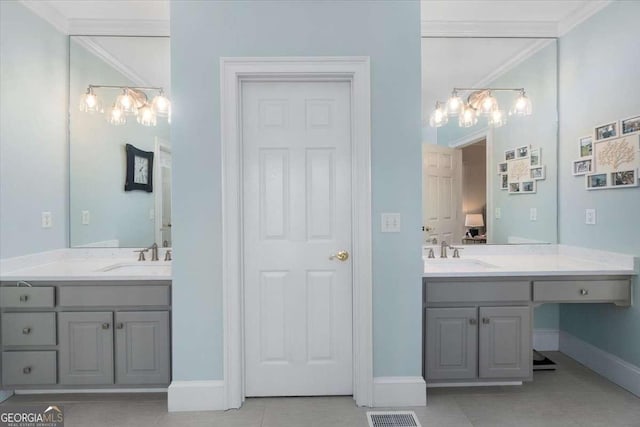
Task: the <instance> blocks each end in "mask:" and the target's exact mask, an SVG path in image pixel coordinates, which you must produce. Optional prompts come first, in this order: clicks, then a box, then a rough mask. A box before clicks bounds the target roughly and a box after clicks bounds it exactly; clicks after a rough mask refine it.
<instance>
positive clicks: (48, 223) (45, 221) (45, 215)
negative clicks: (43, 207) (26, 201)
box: [42, 211, 53, 228]
mask: <svg viewBox="0 0 640 427" xmlns="http://www.w3.org/2000/svg"><path fill="white" fill-rule="evenodd" d="M51 227H53V218H52V216H51V212H48V211H47V212H42V228H51Z"/></svg>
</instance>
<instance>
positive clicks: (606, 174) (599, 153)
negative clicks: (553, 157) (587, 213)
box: [571, 115, 640, 190]
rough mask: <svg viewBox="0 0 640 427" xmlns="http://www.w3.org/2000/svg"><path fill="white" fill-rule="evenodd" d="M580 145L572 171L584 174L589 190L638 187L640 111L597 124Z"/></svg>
mask: <svg viewBox="0 0 640 427" xmlns="http://www.w3.org/2000/svg"><path fill="white" fill-rule="evenodd" d="M578 145H579V155H580V156H579V158H578V159H577V160H574V161H573V162H572V165H571V172H572V174H573V175H574V176H584V177H585V187H586V189H587V190H604V189H612V188H628V187H638V185H639V183H640V178H639V177H638V170H639V168H640V115H637V116H634V117H630V118H628V119H624V120H619V121H614V122H609V123H605V124H602V125H599V126H596V127H595V128H594V129H593V134H592V135H588V136H583V137H582V138H580V139H579V143H578Z"/></svg>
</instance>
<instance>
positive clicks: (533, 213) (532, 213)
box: [529, 208, 538, 221]
mask: <svg viewBox="0 0 640 427" xmlns="http://www.w3.org/2000/svg"><path fill="white" fill-rule="evenodd" d="M529 220H530V221H537V220H538V209H537V208H531V209H529Z"/></svg>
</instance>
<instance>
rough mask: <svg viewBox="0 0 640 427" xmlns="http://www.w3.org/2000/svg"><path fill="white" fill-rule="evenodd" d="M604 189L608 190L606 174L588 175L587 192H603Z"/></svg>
mask: <svg viewBox="0 0 640 427" xmlns="http://www.w3.org/2000/svg"><path fill="white" fill-rule="evenodd" d="M603 188H607V174H606V173H597V174H593V175H587V190H601V189H603Z"/></svg>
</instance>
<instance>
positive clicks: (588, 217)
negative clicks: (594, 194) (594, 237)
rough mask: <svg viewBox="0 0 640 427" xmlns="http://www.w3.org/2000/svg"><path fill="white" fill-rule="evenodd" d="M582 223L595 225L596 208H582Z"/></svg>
mask: <svg viewBox="0 0 640 427" xmlns="http://www.w3.org/2000/svg"><path fill="white" fill-rule="evenodd" d="M584 223H585V224H588V225H596V210H595V209H585V210H584Z"/></svg>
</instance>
